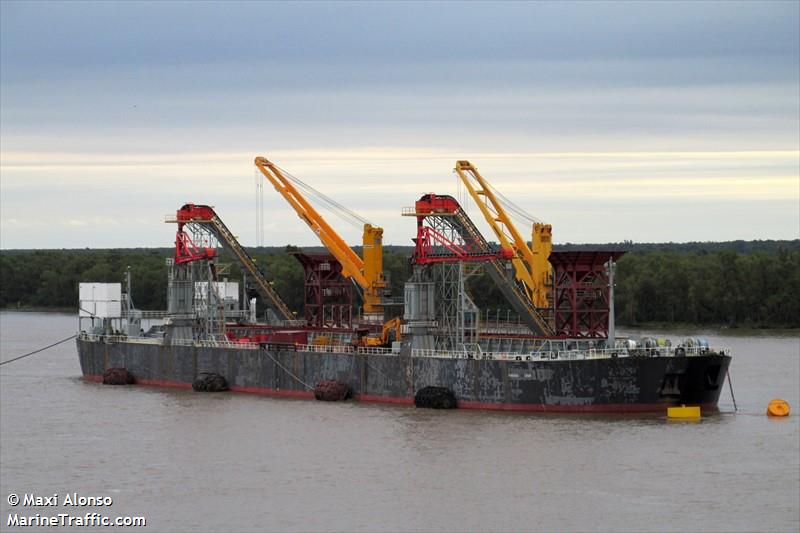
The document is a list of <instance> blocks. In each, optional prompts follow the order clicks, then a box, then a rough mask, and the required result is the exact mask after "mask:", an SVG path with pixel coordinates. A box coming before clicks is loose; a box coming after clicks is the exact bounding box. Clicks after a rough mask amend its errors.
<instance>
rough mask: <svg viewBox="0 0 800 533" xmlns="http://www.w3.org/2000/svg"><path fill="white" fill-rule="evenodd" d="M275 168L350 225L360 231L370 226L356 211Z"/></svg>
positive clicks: (281, 169) (283, 170)
mask: <svg viewBox="0 0 800 533" xmlns="http://www.w3.org/2000/svg"><path fill="white" fill-rule="evenodd" d="M275 167H276V168H277V169H278V170H280V171H281V172H282V173H283V174H284V175H285V176H286V178H287V179H289V181H291V182H292V183H294V184H295V185H297V186H298V187H300V188H301V189H303V192H305V193H306V194H307V195H308V196H310V197H312V198H314V199H315V200H316V201H317V202H319V203H321V204H323V206H325V207H326V208H327V209H328V210H329V211H330V212H332V213H333V214H335V215H337V216H338V217H339V218H341V219H342V220H344V221H345V222H347V223H348V224H351V225H353V226H355V227H358V228H359V229H360V228H361V227H363V226H364V224H370V222H369V221H368V220H367V219H365V218H364V217H362V216H361V215H359V214H358V213H356V212H355V211H352V210H351V209H348V208H347V207H345V206H344V205H342V204H340V203H339V202H337V201H336V200H334V199H333V198H331V197H329V196H327V195H325V194H324V193H322V192H320V191H318V190H317V189H315V188H314V187H312V186H311V185H309V184H308V183H306V182H304V181H303V180H301V179H300V178H298V177H297V176H294V175H293V174H291V173H290V172H287V171H286V170H285V169H283V168H281V167H279V166H278V165H275Z"/></svg>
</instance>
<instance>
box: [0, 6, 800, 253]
mask: <svg viewBox="0 0 800 533" xmlns="http://www.w3.org/2000/svg"><path fill="white" fill-rule="evenodd" d="M799 6H800V3H799V2H796V1H787V2H763V1H761V2H753V3H747V2H732V3H725V2H709V3H703V2H665V3H654V2H644V1H640V2H632V3H602V2H588V3H566V2H558V3H543V2H537V3H529V4H525V3H509V4H501V3H486V4H482V3H463V4H461V3H455V2H447V3H396V4H395V3H332V2H325V3H308V2H307V3H296V4H280V3H258V2H248V3H239V4H237V3H232V2H225V3H191V2H180V3H173V4H170V3H167V2H158V3H156V2H130V3H112V2H96V3H95V2H92V3H70V2H63V1H61V2H54V3H47V2H10V1H2V2H0V10H1V12H0V45H1V46H0V150H1V152H2V153H1V154H0V155H1V156H2V158H1V159H0V247H2V248H4V249H9V248H62V247H64V248H74V247H92V248H97V247H131V246H170V245H171V243H172V242H173V240H174V235H173V232H174V231H175V228H174V226H170V225H166V224H164V222H163V220H164V215H166V214H168V213H174V211H175V210H176V209H177V208H178V207H180V206H181V205H182V204H183V203H185V202H189V201H192V202H195V203H207V204H211V205H214V206H216V208H217V211H218V213H219V214H220V216H221V217H222V219H223V220H224V221H225V222H226V223H227V224H228V226H229V227H230V228H231V229H232V230H233V231H234V232H235V233H237V234H238V235H239V237H240V239H241V241H242V242H243V244H245V245H254V244H256V209H255V206H256V201H255V195H256V191H255V179H256V176H255V170H254V167H253V164H252V162H253V159H254V157H255V156H256V155H263V156H265V157H267V158H268V159H271V160H272V161H274V162H276V163H277V164H278V165H280V166H281V167H282V168H285V169H287V170H288V171H290V172H292V173H293V174H294V175H296V176H297V177H299V178H301V179H303V180H304V181H306V182H307V183H309V184H310V185H312V186H314V187H316V188H317V189H319V190H320V191H322V192H324V193H326V194H327V195H329V196H331V197H333V198H334V199H335V200H337V201H339V202H340V203H342V204H344V205H346V206H348V207H349V208H351V209H352V210H354V211H356V212H358V213H359V214H361V215H362V216H363V217H365V218H366V219H368V220H370V221H371V222H372V223H373V224H376V225H379V226H382V227H384V228H385V242H386V243H388V244H411V240H410V239H411V237H412V236H413V232H414V222H413V220H412V219H409V218H407V217H401V216H400V211H401V209H402V208H403V207H405V206H411V205H413V202H414V200H415V199H416V198H418V197H419V196H420V195H421V194H422V193H425V192H437V193H440V194H456V193H457V191H458V189H457V181H456V177H455V175H454V174H453V172H452V169H453V166H454V163H455V161H456V160H457V159H469V160H470V161H471V162H473V163H474V164H475V165H476V166H478V168H479V169H480V170H481V172H482V174H483V175H484V177H486V178H487V179H488V180H489V181H490V182H491V183H492V184H493V185H494V186H495V187H496V188H497V189H498V190H500V191H501V192H503V193H504V194H506V195H507V196H509V197H511V198H513V200H514V201H515V203H516V204H517V205H519V206H520V207H522V208H524V209H525V210H526V211H527V212H529V213H530V214H531V215H533V216H535V217H537V218H538V219H541V220H544V221H546V222H548V223H551V224H552V225H553V234H554V240H555V242H557V243H563V242H609V241H621V240H624V239H631V240H634V241H639V242H642V241H645V242H653V241H690V240H731V239H795V238H800V7H799ZM264 204H265V210H266V212H265V215H264V219H265V238H264V244H266V245H285V244H289V243H291V244H296V245H311V244H317V241H316V240H315V237H314V235H313V234H312V233H311V231H310V230H309V229H308V228H307V227H306V226H305V225H303V224H302V222H300V220H299V219H298V218H297V217H296V216H295V214H294V212H293V211H291V210H290V208H289V206H288V204H287V203H286V202H285V201H284V200H283V199H282V198H281V197H280V196H279V195H278V193H277V192H275V191H274V190H273V189H271V188H265V190H264ZM472 212H473V213H474V215H475V218H477V217H478V213H477V211H476V210H475V209H473V210H472ZM323 213H324V214H326V215H327V212H324V211H323ZM330 223H331V224H332V225H333V226H334V227H336V228H337V229H339V230H340V231H341V233H342V235H343V236H344V237H345V238H346V239H347V240H348V241H350V242H353V243H354V244H355V243H359V242H360V239H361V232H360V230H359V229H358V228H356V227H353V226H352V225H350V224H348V223H347V222H345V221H343V220H340V219H339V218H336V217H334V216H333V215H330ZM483 227H484V229H485V226H483ZM520 229H521V231H522V232H523V233H526V234H527V233H529V231H530V228H528V227H523V228H520ZM485 231H486V232H487V236H488V229H486V230H485Z"/></svg>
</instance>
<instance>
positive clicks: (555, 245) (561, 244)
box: [0, 238, 800, 252]
mask: <svg viewBox="0 0 800 533" xmlns="http://www.w3.org/2000/svg"><path fill="white" fill-rule="evenodd" d="M487 242H488V243H489V244H492V245H498V246H499V243H498V242H497V241H493V240H487ZM772 242H774V243H788V244H796V245H798V246H800V238H798V239H751V240H743V239H735V240H730V241H682V242H675V241H663V242H636V241H622V242H553V248H554V249H555V248H559V247H564V246H611V245H620V246H689V245H727V244H730V245H734V244H752V243H772ZM287 247H294V248H297V249H298V250H301V251H302V250H307V249H313V248H320V249H322V250H325V249H326V248H325V246H324V245H323V244H322V243H317V244H309V245H304V246H297V245H294V244H291V243H287V244H276V245H263V246H246V248H247V249H248V250H257V249H282V248H287ZM383 247H384V248H409V249H413V248H414V245H413V244H384V245H383ZM352 248H354V249H359V248H362V245H360V244H355V245H353V246H352ZM173 249H174V245H173V246H135V245H134V246H122V247H114V248H91V247H82V248H0V252H51V251H55V252H57V251H66V252H71V251H90V252H94V251H113V250H167V251H169V250H173ZM620 251H623V250H620Z"/></svg>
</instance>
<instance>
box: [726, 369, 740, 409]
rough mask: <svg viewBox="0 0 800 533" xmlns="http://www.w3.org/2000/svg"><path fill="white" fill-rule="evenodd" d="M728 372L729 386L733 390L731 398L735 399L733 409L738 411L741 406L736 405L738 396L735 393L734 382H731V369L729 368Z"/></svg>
mask: <svg viewBox="0 0 800 533" xmlns="http://www.w3.org/2000/svg"><path fill="white" fill-rule="evenodd" d="M726 373H727V374H728V388H729V389H730V390H731V398H732V399H733V410H734V412H736V411H738V410H739V408H738V407H736V396H734V395H733V383H731V369H730V368H728V370H727V371H726Z"/></svg>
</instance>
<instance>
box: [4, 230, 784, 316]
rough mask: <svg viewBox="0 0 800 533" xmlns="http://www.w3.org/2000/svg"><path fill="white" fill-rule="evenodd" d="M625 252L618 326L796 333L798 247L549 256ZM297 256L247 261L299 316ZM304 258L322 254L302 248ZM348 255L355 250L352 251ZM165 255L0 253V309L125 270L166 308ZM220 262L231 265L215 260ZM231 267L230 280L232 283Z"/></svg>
mask: <svg viewBox="0 0 800 533" xmlns="http://www.w3.org/2000/svg"><path fill="white" fill-rule="evenodd" d="M555 249H557V250H567V249H575V250H579V249H606V250H608V249H615V250H626V251H627V252H628V253H627V254H626V255H624V256H623V257H622V258H621V259H620V260H619V262H618V268H617V284H616V287H617V292H616V304H617V305H616V312H617V322H618V323H619V324H622V325H645V324H656V323H657V324H665V325H667V324H694V325H710V326H728V327H762V328H771V327H790V328H797V327H800V241H798V240H794V241H733V242H727V243H663V244H648V243H632V242H623V243H609V244H601V245H597V244H594V245H591V244H586V245H574V244H566V245H561V246H556V247H555ZM294 250H297V248H294V247H292V246H286V247H284V248H255V249H251V250H250V253H251V255H252V256H253V257H254V258H255V259H256V261H257V262H258V264H260V265H261V267H262V269H263V270H264V271H265V272H267V274H268V276H269V277H270V278H271V279H272V280H274V282H275V288H276V290H277V291H278V292H279V293H280V295H281V296H282V297H283V298H284V300H285V301H286V303H287V304H288V305H289V307H290V308H291V309H293V310H295V311H297V312H298V314H299V315H302V310H301V307H302V301H303V271H302V268H301V267H300V264H299V263H298V262H297V260H296V259H295V258H294V257H293V256H292V255H291V254H290V252H291V251H294ZM306 250H308V251H322V250H321V249H320V248H307V249H306ZM356 251H357V252H358V251H359V250H358V249H356ZM410 252H411V249H410V248H409V247H400V246H387V247H385V249H384V270H385V271H386V273H387V274H388V276H389V277H390V280H391V284H392V291H393V294H394V295H395V296H398V297H401V296H402V294H403V283H404V282H405V280H406V279H407V278H408V276H409V275H410V266H409V263H408V255H409V254H410ZM171 253H172V251H171V249H167V248H157V249H156V248H151V249H111V250H90V249H85V250H3V251H2V252H0V307H3V308H13V309H46V308H52V309H75V308H76V306H77V299H78V283H79V282H81V281H93V282H121V281H122V280H123V277H124V273H125V271H126V269H127V268H128V267H130V269H131V275H132V285H133V291H132V293H133V301H134V304H135V306H136V307H137V308H140V309H164V308H165V307H166V282H167V270H168V269H167V265H166V261H165V259H166V258H168V257H170V256H171ZM221 261H222V262H228V263H233V262H232V261H231V260H230V258H229V257H227V256H226V255H225V253H223V254H222V258H221ZM239 276H240V274H239V270H238V267H237V266H236V265H235V264H232V265H231V270H230V275H229V277H230V279H232V280H233V279H239ZM470 285H471V293H472V295H473V299H474V300H475V303H476V304H477V305H478V306H479V307H480V308H482V309H492V310H494V309H501V310H505V309H507V307H508V306H507V304H506V303H505V302H504V300H503V298H502V297H501V295H500V292H499V291H498V290H497V289H496V288H495V287H494V285H493V283H492V282H491V281H490V280H489V278H488V277H487V276H485V275H478V276H476V277H474V278H472V279H471V283H470Z"/></svg>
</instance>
